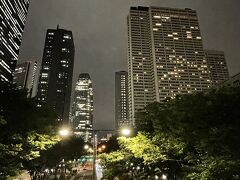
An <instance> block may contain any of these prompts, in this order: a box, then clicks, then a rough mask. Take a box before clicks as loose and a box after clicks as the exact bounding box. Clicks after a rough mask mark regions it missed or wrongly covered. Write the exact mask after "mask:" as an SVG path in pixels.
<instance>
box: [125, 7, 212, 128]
mask: <svg viewBox="0 0 240 180" xmlns="http://www.w3.org/2000/svg"><path fill="white" fill-rule="evenodd" d="M128 73H129V75H128V80H129V82H128V83H129V118H130V119H131V120H132V121H133V124H134V114H135V112H137V111H140V110H142V109H143V108H144V107H145V106H146V105H147V104H149V103H152V102H154V101H158V102H163V101H165V100H166V99H168V98H174V97H175V96H176V95H178V94H186V93H192V92H198V91H203V90H205V89H207V88H209V87H210V85H211V81H210V76H209V69H208V66H207V62H206V58H205V54H204V50H203V43H202V37H201V33H200V27H199V23H198V17H197V13H196V11H194V10H191V9H172V8H161V7H131V9H130V13H129V15H128Z"/></svg>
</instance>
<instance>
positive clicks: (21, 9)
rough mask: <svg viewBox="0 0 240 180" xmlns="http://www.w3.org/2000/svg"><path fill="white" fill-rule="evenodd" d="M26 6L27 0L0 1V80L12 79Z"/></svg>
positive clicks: (27, 5)
mask: <svg viewBox="0 0 240 180" xmlns="http://www.w3.org/2000/svg"><path fill="white" fill-rule="evenodd" d="M28 7H29V0H22V1H20V0H14V1H9V0H1V1H0V81H7V82H11V81H12V79H13V75H14V70H15V66H16V63H17V60H18V53H19V49H20V45H21V41H22V34H23V29H24V26H25V23H26V17H27V11H28Z"/></svg>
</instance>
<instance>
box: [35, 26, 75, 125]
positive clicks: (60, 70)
mask: <svg viewBox="0 0 240 180" xmlns="http://www.w3.org/2000/svg"><path fill="white" fill-rule="evenodd" d="M73 65H74V42H73V35H72V32H71V31H67V30H64V29H59V27H57V29H48V30H47V34H46V39H45V46H44V51H43V59H42V68H41V72H40V77H39V84H38V101H39V104H38V106H42V105H43V104H45V105H47V106H48V107H50V108H52V109H53V110H55V112H56V113H57V116H58V121H59V122H63V123H66V122H68V121H69V112H70V102H71V89H72V75H73Z"/></svg>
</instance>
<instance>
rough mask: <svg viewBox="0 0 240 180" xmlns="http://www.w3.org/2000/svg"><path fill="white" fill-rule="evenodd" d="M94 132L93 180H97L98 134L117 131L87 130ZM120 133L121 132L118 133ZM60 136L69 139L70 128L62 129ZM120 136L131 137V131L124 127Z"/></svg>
mask: <svg viewBox="0 0 240 180" xmlns="http://www.w3.org/2000/svg"><path fill="white" fill-rule="evenodd" d="M87 131H92V132H93V177H92V180H96V158H97V132H104V131H115V130H87ZM118 132H119V131H118ZM59 134H60V136H62V137H67V136H69V134H70V130H69V129H68V128H62V129H60V130H59ZM120 134H122V135H123V136H129V135H130V134H131V130H130V129H129V128H128V127H123V128H121V129H120ZM88 148H89V147H87V145H85V146H84V149H88Z"/></svg>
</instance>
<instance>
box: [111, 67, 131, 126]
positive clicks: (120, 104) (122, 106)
mask: <svg viewBox="0 0 240 180" xmlns="http://www.w3.org/2000/svg"><path fill="white" fill-rule="evenodd" d="M115 123H116V129H119V127H121V126H124V125H126V126H128V125H130V121H129V119H128V73H127V72H126V71H119V72H116V73H115Z"/></svg>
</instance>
